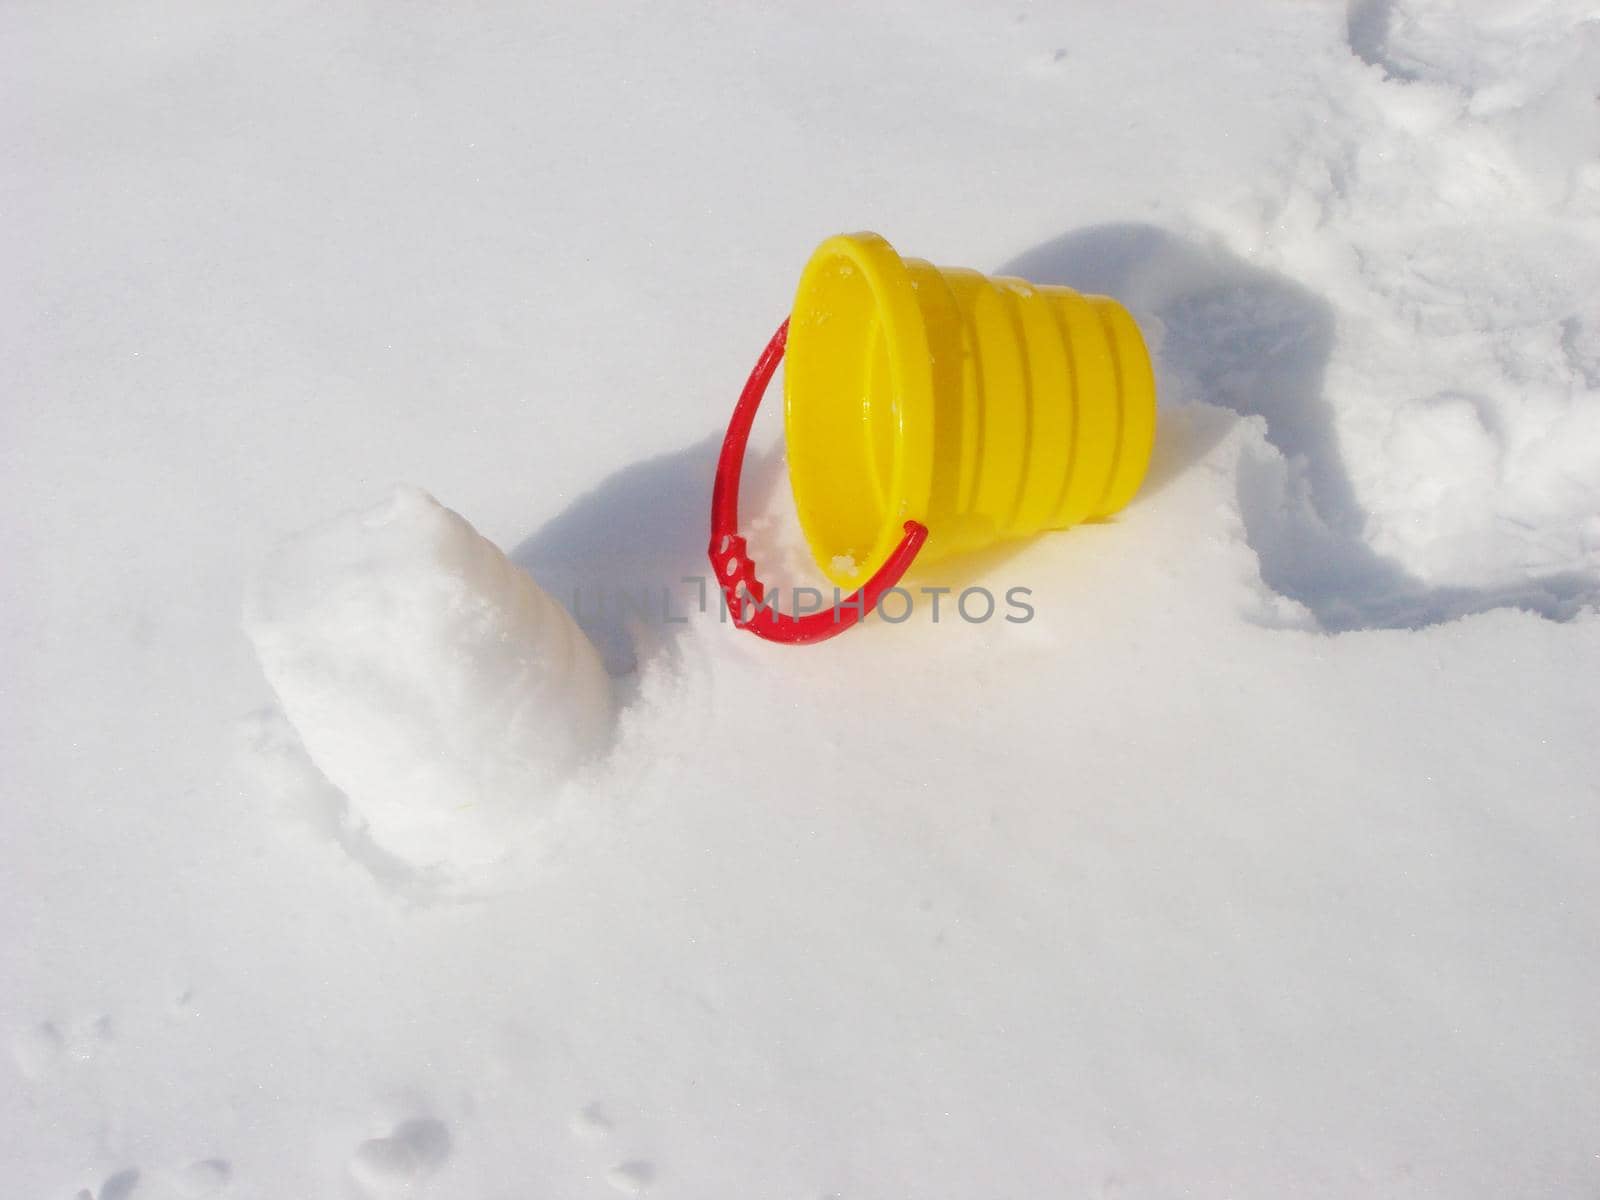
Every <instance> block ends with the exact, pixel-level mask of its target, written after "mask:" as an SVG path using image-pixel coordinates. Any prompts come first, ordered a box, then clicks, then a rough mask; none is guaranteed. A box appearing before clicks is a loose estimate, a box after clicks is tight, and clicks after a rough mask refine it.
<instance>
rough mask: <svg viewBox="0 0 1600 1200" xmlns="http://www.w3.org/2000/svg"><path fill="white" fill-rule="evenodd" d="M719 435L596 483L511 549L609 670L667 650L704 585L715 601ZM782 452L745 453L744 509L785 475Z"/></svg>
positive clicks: (619, 671) (764, 499)
mask: <svg viewBox="0 0 1600 1200" xmlns="http://www.w3.org/2000/svg"><path fill="white" fill-rule="evenodd" d="M722 436H723V435H722V433H721V432H720V431H719V432H715V433H711V434H708V435H707V436H706V437H704V438H701V439H700V440H699V441H697V442H694V443H692V444H691V445H688V446H684V447H683V448H681V449H679V450H674V451H671V452H669V453H666V454H661V455H658V456H656V457H654V458H648V459H645V460H643V461H641V462H637V463H633V464H631V465H629V466H626V467H624V468H622V469H621V470H619V471H617V472H615V473H613V474H612V475H610V476H608V477H606V478H605V479H603V480H601V482H600V483H598V484H597V485H595V487H594V488H592V489H591V490H590V491H588V492H585V493H584V494H583V495H582V496H579V497H578V498H577V499H576V500H575V501H573V502H572V503H571V504H570V505H568V507H567V508H566V509H564V510H563V511H562V512H560V513H558V514H557V515H556V516H554V517H552V518H551V519H550V520H549V521H547V522H545V524H544V525H542V526H540V527H539V529H537V530H536V531H535V532H534V533H532V534H530V535H529V536H528V537H527V538H525V539H524V540H523V541H522V542H521V543H520V544H518V546H517V547H516V549H514V550H513V551H512V552H511V560H512V561H513V562H514V563H516V564H517V565H518V566H519V567H522V568H523V569H524V570H526V571H527V572H528V573H529V574H530V575H532V576H533V577H534V579H536V580H538V582H539V585H540V586H541V587H542V588H544V589H545V590H546V591H547V592H549V593H550V595H551V596H553V597H555V599H557V600H558V601H560V602H561V603H562V604H564V605H565V606H566V607H567V609H568V611H569V612H571V613H572V614H573V616H574V617H575V618H576V619H577V621H578V624H579V625H580V626H581V627H582V628H583V631H584V632H585V633H587V634H588V635H589V637H590V639H591V640H593V641H594V643H595V645H596V646H597V647H598V648H599V650H600V652H601V656H602V657H603V659H604V660H605V664H606V668H607V670H609V671H610V672H611V673H612V674H613V675H626V674H628V673H629V672H631V671H632V670H634V668H635V667H636V666H637V664H638V660H639V658H640V657H641V655H642V654H643V653H645V652H657V651H662V652H670V651H672V649H673V646H674V643H675V642H676V637H677V633H678V632H680V631H681V630H682V629H683V628H684V627H685V622H686V620H687V618H688V617H689V616H690V615H692V614H693V613H695V611H696V609H697V607H698V604H699V597H700V595H701V594H702V592H701V590H700V589H701V588H702V587H704V588H706V589H708V590H709V593H710V594H709V595H706V603H707V604H708V605H709V606H715V605H716V604H717V597H716V594H715V590H714V587H713V585H712V581H711V580H710V579H709V574H710V566H709V564H708V563H707V562H706V543H707V541H708V540H709V538H710V514H711V482H712V479H713V478H714V477H715V475H716V469H717V456H718V454H719V453H720V452H721V449H722ZM782 466H783V464H782V458H781V454H780V450H779V448H776V447H774V448H769V449H767V450H765V451H757V450H754V449H752V450H751V451H750V453H749V454H748V455H746V458H745V465H744V475H743V487H742V488H741V492H740V494H741V509H742V510H749V511H760V510H761V509H762V508H763V507H765V506H766V504H767V503H768V502H769V500H770V497H771V495H772V492H773V490H774V489H775V488H776V487H777V486H778V484H779V483H780V482H781V480H782Z"/></svg>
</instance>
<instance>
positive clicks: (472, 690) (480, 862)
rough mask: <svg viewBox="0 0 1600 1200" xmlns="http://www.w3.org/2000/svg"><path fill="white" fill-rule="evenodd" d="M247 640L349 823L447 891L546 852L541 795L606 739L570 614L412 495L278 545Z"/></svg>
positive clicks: (600, 672) (589, 649)
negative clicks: (539, 846) (511, 858)
mask: <svg viewBox="0 0 1600 1200" xmlns="http://www.w3.org/2000/svg"><path fill="white" fill-rule="evenodd" d="M244 625H245V630H246V632H247V633H248V634H249V636H250V639H251V642H252V643H253V644H254V646H255V651H256V655H257V657H258V658H259V659H260V661H261V668H262V672H263V673H264V674H265V675H266V677H267V681H268V682H269V683H271V685H272V688H273V691H274V692H275V693H276V695H277V698H278V702H279V704H281V705H282V708H283V711H284V713H285V714H286V715H287V717H288V719H289V721H290V722H292V724H293V726H294V728H295V729H296V731H297V732H298V733H299V735H300V738H301V740H302V741H303V743H304V745H305V747H306V749H307V750H308V751H309V754H310V757H311V758H312V759H314V761H315V764H316V766H317V767H318V768H319V769H320V770H321V771H322V773H323V774H324V775H325V776H326V777H327V778H328V780H329V781H330V782H331V783H333V784H334V785H335V786H336V788H337V790H338V791H339V792H341V793H342V794H343V795H344V796H345V797H346V798H347V799H348V801H349V803H350V805H351V806H353V809H354V812H353V813H352V814H351V816H350V820H351V822H352V823H353V824H355V825H356V826H357V828H358V830H359V832H360V833H361V834H363V835H364V836H366V837H367V838H369V839H370V840H371V841H372V842H373V843H374V844H375V845H376V846H377V847H378V849H380V850H382V851H385V852H387V853H389V854H391V855H393V856H395V857H396V858H398V859H400V860H401V861H402V862H404V863H405V864H406V865H407V866H408V867H410V868H412V869H413V870H414V871H416V872H417V873H418V874H420V875H421V876H422V877H423V878H428V877H430V876H433V877H442V878H440V879H439V882H440V883H441V884H446V883H448V882H454V883H456V884H460V883H462V882H464V881H473V880H478V879H481V878H482V877H483V876H484V874H485V873H486V871H487V869H488V868H490V867H492V866H493V865H494V864H496V863H497V862H498V861H499V860H501V859H503V858H505V857H506V856H507V853H508V850H509V849H510V848H513V847H515V846H517V845H518V844H520V843H526V842H529V841H531V840H535V839H536V832H535V828H534V823H533V821H532V820H531V819H530V818H532V817H533V816H534V811H533V810H534V808H535V806H536V805H537V804H538V803H539V800H538V798H541V797H544V798H548V797H550V796H552V795H554V794H557V793H559V792H560V790H561V785H562V784H563V783H564V782H566V780H567V779H568V778H570V777H571V775H572V773H573V772H574V771H575V770H576V769H577V768H578V767H579V766H581V764H583V763H584V761H585V760H587V759H591V758H592V757H593V756H594V755H595V754H596V753H597V752H598V751H599V750H600V749H601V748H602V747H603V746H604V745H605V743H606V741H607V739H608V738H609V736H610V733H611V727H612V698H611V682H610V680H609V679H608V678H607V677H606V673H605V668H604V667H603V666H602V665H601V662H600V656H599V654H598V653H597V652H596V650H595V648H594V646H593V645H592V644H591V643H590V642H589V640H588V638H586V637H585V636H584V634H583V632H582V631H581V630H580V629H579V628H578V626H577V625H576V624H575V623H574V621H573V619H572V617H571V616H569V615H568V613H567V612H566V610H565V609H563V608H562V607H561V606H560V605H559V604H558V603H556V602H555V601H554V600H551V599H550V597H548V596H546V595H545V594H544V593H543V592H541V591H540V590H539V589H538V587H537V586H536V585H535V584H534V582H533V581H532V580H531V579H529V578H528V576H527V574H526V573H525V572H523V571H521V570H519V569H517V568H516V567H514V566H513V565H512V564H511V563H510V562H509V561H507V559H506V557H505V556H504V555H503V554H501V553H500V551H499V550H497V549H496V548H495V547H494V546H493V545H491V544H490V543H489V542H487V541H485V540H484V539H483V538H482V537H480V536H479V535H478V534H477V532H476V531H475V530H473V528H472V526H471V525H469V524H468V523H467V522H466V521H465V520H464V519H463V518H462V517H461V516H459V515H458V514H456V513H453V512H450V511H449V510H448V509H446V508H442V507H441V506H440V505H439V503H438V502H437V501H436V500H434V499H433V497H431V496H429V495H428V494H427V493H425V492H421V491H418V490H416V489H413V488H399V489H396V491H395V492H394V493H393V494H392V495H391V496H390V497H389V498H388V499H387V500H386V501H384V502H383V503H382V504H379V505H377V506H376V507H374V508H371V509H368V510H367V511H365V512H360V513H352V514H350V515H348V516H345V517H342V518H338V519H336V520H333V521H331V522H329V523H327V524H326V525H323V526H321V527H319V528H317V529H315V530H313V531H311V532H309V533H307V534H305V535H303V536H301V537H300V538H298V539H295V540H293V541H291V542H289V543H287V544H286V545H284V546H283V547H281V548H280V549H279V550H278V551H277V552H276V553H275V555H274V556H273V557H272V558H271V560H270V561H269V562H268V564H267V566H266V567H265V569H264V570H263V571H262V574H261V578H260V579H259V581H258V582H257V583H256V585H255V588H254V590H253V592H252V593H251V596H250V598H249V601H248V603H247V607H246V612H245V621H244Z"/></svg>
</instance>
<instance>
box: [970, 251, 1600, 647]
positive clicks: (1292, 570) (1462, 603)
mask: <svg viewBox="0 0 1600 1200" xmlns="http://www.w3.org/2000/svg"><path fill="white" fill-rule="evenodd" d="M998 273H999V274H1004V275H1017V276H1020V277H1022V278H1024V279H1028V280H1031V281H1033V282H1035V283H1055V284H1064V285H1066V286H1069V287H1073V288H1076V289H1077V290H1079V291H1084V292H1097V293H1102V294H1105V295H1109V296H1113V297H1115V298H1116V299H1118V300H1120V301H1121V302H1122V303H1123V304H1125V305H1126V306H1127V307H1128V308H1129V310H1130V311H1132V313H1133V315H1134V317H1135V318H1136V319H1137V320H1138V322H1139V325H1140V328H1141V329H1142V330H1144V331H1145V333H1146V336H1147V338H1148V339H1149V341H1150V343H1151V344H1150V349H1151V352H1152V355H1153V357H1154V358H1155V361H1156V383H1157V395H1158V398H1159V400H1158V403H1159V405H1160V407H1161V409H1162V410H1163V411H1170V410H1172V409H1175V408H1181V407H1183V406H1185V405H1189V404H1195V403H1205V404H1211V405H1216V406H1219V407H1222V408H1227V409H1231V410H1233V411H1234V412H1236V413H1239V414H1241V415H1244V416H1255V417H1260V418H1261V419H1262V420H1263V421H1264V422H1265V424H1266V428H1267V440H1268V441H1269V442H1271V444H1272V445H1273V446H1274V447H1276V448H1277V450H1278V451H1279V452H1280V455H1281V457H1279V456H1276V455H1274V456H1266V455H1259V454H1257V455H1255V456H1247V457H1246V460H1245V461H1243V462H1241V463H1240V468H1239V485H1238V486H1239V504H1240V511H1241V513H1242V516H1243V518H1244V524H1245V531H1246V537H1247V538H1248V540H1249V542H1250V545H1251V547H1252V548H1253V549H1254V550H1255V552H1256V555H1257V557H1258V559H1259V560H1260V564H1261V576H1262V579H1263V580H1264V581H1265V582H1266V583H1267V585H1268V586H1269V587H1271V588H1273V589H1274V590H1275V591H1277V592H1279V593H1281V594H1282V595H1285V596H1288V597H1290V598H1291V599H1294V600H1297V601H1299V602H1300V603H1301V604H1303V605H1304V606H1305V607H1306V608H1307V609H1308V610H1309V611H1310V612H1311V614H1312V615H1313V617H1314V618H1315V619H1316V621H1317V623H1318V625H1319V626H1320V628H1322V629H1324V630H1326V631H1329V632H1339V631H1344V630H1354V629H1394V628H1401V629H1416V628H1420V627H1422V626H1425V625H1432V624H1437V623H1439V622H1443V621H1449V620H1454V619H1456V618H1458V617H1462V616H1467V615H1469V614H1472V613H1478V612H1484V611H1487V610H1489V609H1494V608H1505V607H1513V608H1521V609H1525V610H1528V611H1531V612H1535V613H1538V614H1539V615H1541V616H1544V617H1547V618H1550V619H1553V620H1565V619H1568V618H1571V617H1572V616H1575V615H1576V614H1577V613H1578V612H1579V611H1581V610H1582V609H1583V608H1585V607H1587V606H1589V605H1592V604H1594V603H1595V601H1596V600H1597V599H1600V589H1597V587H1596V582H1595V581H1594V580H1592V579H1588V578H1586V577H1584V576H1582V575H1578V574H1575V573H1564V574H1555V575H1547V576H1544V577H1541V578H1538V579H1534V580H1529V581H1526V582H1520V583H1517V584H1514V585H1511V586H1508V587H1503V588H1481V589H1480V588H1461V587H1433V586H1429V585H1427V584H1425V583H1424V582H1422V581H1421V580H1419V579H1418V578H1416V577H1415V576H1413V575H1411V574H1410V573H1408V572H1407V571H1406V570H1405V569H1404V568H1403V567H1402V566H1401V565H1400V564H1399V563H1398V562H1396V561H1395V560H1393V559H1391V558H1388V557H1386V556H1384V555H1380V554H1378V553H1377V552H1375V551H1374V550H1373V549H1372V547H1371V546H1370V545H1368V544H1367V542H1366V541H1365V540H1364V538H1363V536H1362V530H1363V528H1364V527H1365V523H1366V518H1367V513H1366V510H1365V509H1364V508H1363V507H1362V505H1361V504H1360V502H1359V501H1358V499H1357V497H1356V494H1355V489H1354V487H1353V486H1352V484H1351V481H1350V474H1349V471H1348V469H1347V468H1346V465H1345V457H1344V454H1343V452H1342V450H1341V448H1340V444H1339V435H1338V431H1337V426H1336V423H1335V420H1334V411H1333V407H1332V405H1331V404H1330V403H1329V402H1328V400H1327V398H1326V397H1325V395H1324V388H1323V384H1324V375H1325V373H1326V370H1327V364H1328V358H1329V356H1330V354H1331V353H1332V350H1333V346H1334V338H1335V322H1334V313H1333V309H1332V307H1331V306H1330V305H1329V304H1328V303H1327V301H1325V300H1323V299H1322V298H1321V297H1320V296H1318V295H1316V294H1315V293H1314V292H1312V291H1310V290H1309V289H1307V288H1306V287H1304V286H1302V285H1301V284H1299V283H1296V282H1295V281H1294V280H1292V279H1288V278H1286V277H1284V276H1282V275H1278V274H1274V273H1272V272H1270V271H1264V270H1261V269H1260V268H1257V267H1253V266H1251V265H1249V264H1248V263H1245V262H1244V261H1242V260H1241V259H1238V258H1237V257H1235V256H1233V255H1230V254H1228V253H1227V252H1226V251H1223V250H1221V249H1218V248H1215V247H1210V246H1201V245H1198V244H1195V243H1192V242H1188V241H1185V240H1183V239H1181V238H1179V237H1177V236H1175V235H1174V234H1172V233H1169V232H1167V231H1166V230H1163V229H1160V228H1157V227H1155V226H1151V225H1139V224H1116V225H1100V226H1094V227H1091V228H1087V229H1081V230H1076V231H1073V232H1071V233H1067V234H1064V235H1063V236H1061V237H1058V238H1056V239H1054V240H1052V241H1049V242H1046V243H1044V244H1042V245H1040V246H1036V247H1034V248H1033V249H1031V250H1028V251H1027V252H1025V253H1023V254H1021V255H1019V256H1017V257H1016V258H1014V259H1012V260H1011V261H1010V262H1008V263H1006V264H1005V266H1004V267H1002V268H1001V269H1000V271H999V272H998ZM1207 430H1209V432H1206V431H1207ZM1175 432H1176V433H1177V437H1176V438H1175V437H1174V433H1175ZM1226 432H1227V430H1226V428H1224V427H1221V426H1218V425H1216V424H1215V423H1212V422H1207V423H1199V424H1198V425H1197V423H1193V422H1189V423H1175V422H1162V421H1160V420H1159V419H1158V421H1157V431H1156V451H1155V455H1154V458H1153V459H1152V463H1151V471H1150V476H1149V478H1148V480H1147V482H1146V484H1145V487H1144V489H1143V491H1142V492H1141V497H1140V498H1146V497H1148V496H1150V495H1153V494H1155V493H1157V492H1159V491H1160V490H1161V489H1162V487H1164V486H1165V485H1166V484H1168V483H1170V482H1171V481H1172V480H1173V479H1175V478H1177V477H1179V476H1180V475H1181V474H1182V473H1183V472H1184V471H1186V470H1188V469H1189V467H1191V466H1192V465H1193V464H1195V463H1196V462H1198V461H1200V460H1201V459H1203V458H1204V457H1205V456H1206V455H1207V454H1208V453H1209V452H1210V451H1211V449H1212V448H1213V447H1214V446H1215V445H1216V444H1217V442H1218V441H1219V440H1220V439H1221V438H1222V437H1224V436H1226ZM1139 502H1140V499H1139V498H1136V499H1135V501H1134V503H1136V504H1137V503H1139Z"/></svg>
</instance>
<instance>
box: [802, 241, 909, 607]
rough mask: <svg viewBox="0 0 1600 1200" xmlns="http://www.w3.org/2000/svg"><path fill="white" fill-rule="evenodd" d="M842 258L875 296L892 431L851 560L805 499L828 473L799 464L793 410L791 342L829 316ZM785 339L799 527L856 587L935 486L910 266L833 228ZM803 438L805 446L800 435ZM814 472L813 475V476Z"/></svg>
mask: <svg viewBox="0 0 1600 1200" xmlns="http://www.w3.org/2000/svg"><path fill="white" fill-rule="evenodd" d="M841 260H843V261H844V262H847V263H848V264H850V265H851V266H852V267H854V268H855V270H857V271H858V272H860V274H861V277H862V279H863V280H864V281H865V282H866V284H867V287H868V289H869V291H870V293H871V296H872V302H873V307H874V310H875V314H876V316H877V319H878V322H879V327H880V329H881V330H882V336H883V337H884V339H885V342H886V350H887V362H888V366H889V375H890V381H891V387H890V391H891V397H892V412H893V433H894V440H893V456H892V462H891V466H890V470H889V476H888V481H887V486H886V487H885V488H884V489H883V504H882V511H881V512H880V513H879V518H878V522H877V531H876V533H875V534H874V537H873V542H872V545H871V546H870V547H869V548H867V549H866V550H865V551H864V552H863V553H861V554H859V555H857V556H855V558H854V562H853V563H848V564H841V562H840V560H838V559H836V558H835V554H837V553H838V547H837V546H836V545H835V544H833V543H832V542H831V541H830V540H829V537H828V533H829V531H828V530H826V529H824V528H822V527H821V525H820V522H819V520H818V518H817V516H816V510H815V507H814V506H812V505H810V504H808V503H807V496H808V495H809V494H811V493H812V492H813V489H815V490H823V489H827V488H829V487H830V486H832V485H831V482H830V480H829V479H828V478H827V477H826V475H827V472H826V471H824V470H820V469H819V468H820V465H821V464H820V463H819V462H818V461H817V459H816V458H815V457H812V458H810V459H809V460H807V459H804V458H802V460H801V461H800V462H799V463H798V464H797V461H796V456H795V455H794V453H793V449H794V447H795V445H796V437H795V430H796V424H797V417H796V413H797V409H798V406H799V405H800V404H803V403H806V402H807V401H805V400H804V399H803V398H802V397H801V394H800V390H799V388H798V387H797V386H796V383H795V379H796V374H797V373H796V372H795V371H794V370H793V369H792V364H793V362H794V354H793V350H792V347H793V346H794V344H795V342H796V341H797V340H798V341H799V342H800V343H801V344H802V346H803V345H804V342H805V340H806V336H807V331H808V330H809V329H814V328H816V327H818V326H819V325H820V324H821V323H822V322H823V321H825V320H826V319H827V317H828V316H829V315H830V314H829V313H828V311H827V310H826V308H825V307H824V306H822V305H821V304H820V301H821V299H822V296H823V294H824V293H825V289H826V286H827V281H828V277H829V275H830V273H831V272H833V271H835V270H836V269H837V265H838V263H839V262H840V261H841ZM789 344H790V347H791V353H790V363H791V368H790V369H788V370H786V371H785V372H784V385H783V401H784V404H783V408H784V437H785V439H786V441H787V443H788V445H789V447H790V455H789V486H790V490H791V492H792V493H793V496H794V501H795V510H796V512H797V514H798V515H799V519H800V528H801V532H802V533H803V534H804V535H805V539H806V544H807V546H808V547H809V548H810V550H811V557H812V558H813V559H814V560H815V561H816V564H817V566H818V568H819V569H820V570H821V571H822V573H823V574H824V575H826V576H827V577H828V578H829V579H830V580H831V581H832V582H833V583H835V584H837V585H838V586H839V587H841V588H844V589H853V588H857V587H860V586H861V585H862V584H863V583H864V582H865V581H866V580H868V579H870V578H871V577H872V576H873V575H874V574H875V573H876V572H877V571H878V569H879V568H880V567H882V566H883V564H884V563H885V562H887V561H888V559H889V558H890V556H891V555H893V554H894V553H895V550H896V548H897V547H898V545H899V544H900V542H901V540H902V537H903V531H904V529H905V525H906V522H907V521H915V522H925V521H926V517H927V509H928V498H929V495H930V492H931V490H932V485H933V420H934V411H933V409H934V396H933V367H932V356H931V353H930V350H929V346H928V335H927V327H926V325H925V323H924V320H923V315H922V308H921V306H920V305H919V304H918V302H917V293H916V283H915V282H914V280H913V277H912V274H911V271H910V269H909V268H908V267H907V266H906V264H905V262H904V260H902V259H901V257H900V255H899V254H898V253H897V252H896V251H895V249H894V247H893V246H891V245H890V244H889V242H888V240H887V239H885V238H884V237H882V236H881V235H879V234H876V233H870V232H861V233H844V234H836V235H834V236H833V237H830V238H828V239H827V240H825V241H824V242H822V243H821V244H820V245H819V246H818V247H817V248H816V249H815V250H814V251H813V252H812V254H811V257H810V259H809V260H808V261H807V262H806V265H805V268H804V269H803V270H802V272H801V275H800V282H799V285H798V287H797V288H796V290H795V300H794V306H793V309H792V311H791V316H790V323H789ZM812 402H815V401H812ZM863 436H866V432H865V430H863ZM801 441H802V444H803V438H802V439H801ZM797 468H798V469H797ZM813 474H815V475H817V476H818V477H816V478H812V477H811V475H813Z"/></svg>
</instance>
